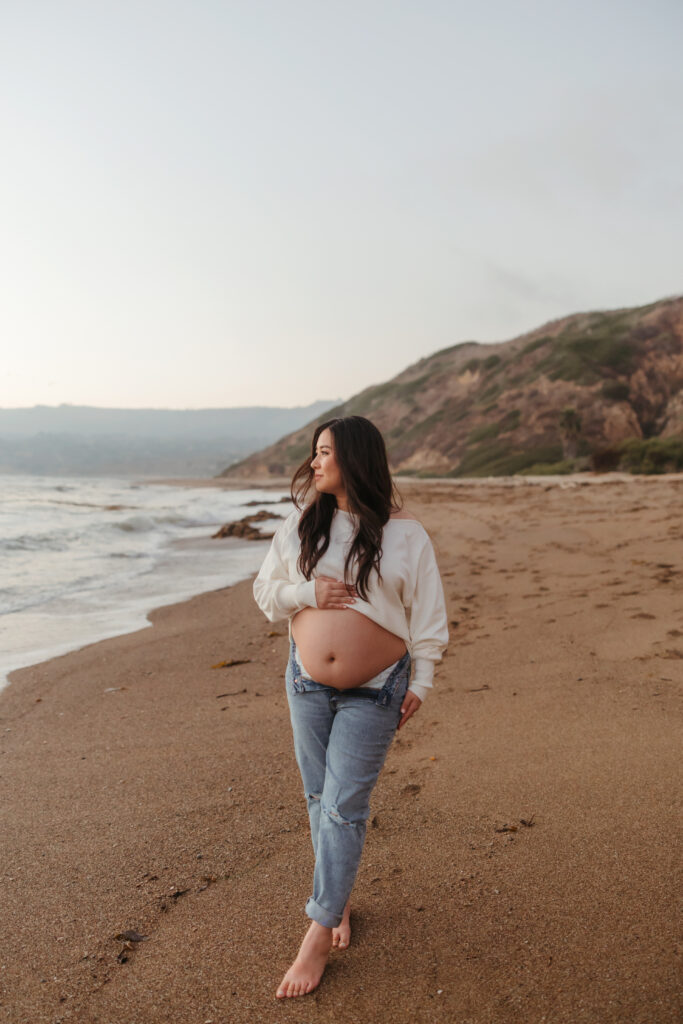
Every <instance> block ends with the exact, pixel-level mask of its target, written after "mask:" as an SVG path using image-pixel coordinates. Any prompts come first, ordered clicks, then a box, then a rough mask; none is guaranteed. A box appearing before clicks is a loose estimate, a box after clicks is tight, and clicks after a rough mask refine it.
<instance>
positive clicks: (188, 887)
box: [0, 477, 683, 1024]
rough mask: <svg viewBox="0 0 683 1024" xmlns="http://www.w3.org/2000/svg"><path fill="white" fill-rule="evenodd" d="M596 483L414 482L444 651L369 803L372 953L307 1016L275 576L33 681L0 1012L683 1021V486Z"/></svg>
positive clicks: (11, 799) (9, 792) (18, 758)
mask: <svg viewBox="0 0 683 1024" xmlns="http://www.w3.org/2000/svg"><path fill="white" fill-rule="evenodd" d="M597 482H600V483H601V484H602V485H601V486H597V485H591V483H590V482H589V481H578V480H563V481H559V482H558V481H550V480H549V481H547V482H536V483H533V484H531V483H525V482H524V481H523V480H521V479H520V480H519V481H516V484H515V486H510V485H509V484H508V483H507V482H505V481H488V482H486V483H485V484H484V483H478V482H474V481H470V482H459V484H458V485H457V486H453V485H450V484H449V483H447V482H445V483H426V482H404V483H403V484H402V485H401V489H402V491H403V494H404V496H405V500H406V507H407V508H409V509H410V510H411V511H413V512H414V513H415V514H416V515H417V516H418V517H419V518H420V519H421V520H422V522H423V523H424V525H425V526H426V528H427V529H428V530H429V532H430V534H431V536H432V539H433V541H434V546H435V549H436V552H437V557H438V560H439V564H440V568H441V571H442V575H443V581H444V588H445V592H446V598H447V602H448V609H449V620H450V622H451V643H450V647H449V650H448V652H447V655H446V657H445V659H444V661H443V663H442V664H441V666H440V667H438V668H437V675H436V680H435V689H434V692H433V693H432V694H431V695H430V696H429V698H428V700H427V701H426V702H425V703H424V705H423V707H422V708H421V709H420V712H419V714H418V715H416V716H415V717H414V718H413V720H412V721H410V722H409V723H408V725H407V726H406V728H405V729H403V730H402V731H401V733H400V734H399V736H398V737H397V739H396V741H395V743H394V745H393V747H392V749H391V751H390V754H389V757H388V760H387V764H386V767H385V769H384V772H383V774H382V776H381V777H380V781H379V783H378V786H377V789H376V791H375V795H374V802H373V807H372V816H371V821H370V827H369V828H368V839H367V844H366V849H365V853H364V859H363V863H362V866H361V871H360V874H359V878H358V881H357V885H356V888H355V890H354V895H353V908H354V909H353V914H352V927H353V937H352V945H351V947H350V948H349V949H348V950H346V951H343V952H335V953H334V954H333V955H332V956H331V957H330V963H329V966H328V968H327V971H326V973H325V975H324V977H323V980H322V983H321V985H320V987H319V989H318V990H316V992H315V993H313V994H312V995H310V996H306V997H304V998H301V999H292V1000H287V1001H284V1002H281V1001H278V1000H276V999H275V989H276V987H277V984H278V983H279V981H280V979H281V977H282V975H283V973H284V971H285V970H286V968H287V967H288V965H289V963H290V961H291V959H292V957H293V955H294V953H295V952H296V949H297V947H298V944H299V941H300V939H301V937H302V935H303V933H304V931H305V928H306V925H307V919H306V917H305V915H304V913H303V906H304V903H305V900H306V898H307V896H308V895H309V892H310V877H311V871H312V864H313V854H312V849H311V846H310V839H309V835H308V823H307V816H306V807H305V802H304V799H303V793H302V790H301V783H300V780H299V776H298V772H297V768H296V764H295V761H294V757H293V752H292V743H291V733H290V726H289V721H288V714H287V704H286V699H285V694H284V684H283V678H282V677H283V672H284V665H285V661H286V658H287V638H286V626H285V625H284V624H281V625H277V626H273V625H272V624H270V623H268V622H267V621H266V620H265V619H264V618H263V616H262V615H261V613H260V612H259V610H258V608H257V607H256V605H255V604H254V602H253V600H252V596H251V582H250V581H245V582H243V583H240V584H238V585H236V586H234V587H230V588H226V589H223V590H218V591H214V592H211V593H208V594H203V595H201V596H199V597H196V598H193V599H192V600H190V601H187V602H185V603H183V604H178V605H173V606H169V607H165V608H161V609H158V610H156V611H155V612H153V613H152V614H151V615H150V619H151V621H152V623H153V627H152V628H151V629H145V630H141V631H139V632H137V633H131V634H128V635H126V636H121V637H117V638H114V639H110V640H105V641H102V642H100V643H97V644H94V645H91V646H89V647H86V648H84V649H82V650H80V651H76V652H74V653H71V654H68V655H65V656H63V657H59V658H55V659H53V660H51V661H49V662H45V663H43V664H40V665H36V666H33V667H31V668H26V669H22V670H20V671H17V672H14V673H13V674H12V676H11V677H10V678H11V684H10V686H8V687H7V688H6V689H5V690H4V691H3V692H2V693H0V737H1V739H2V743H1V745H0V746H1V750H0V793H1V801H0V808H1V810H0V814H1V815H2V831H1V834H2V839H1V841H0V865H1V870H2V888H3V900H2V902H3V914H2V920H3V929H2V931H3V937H4V942H3V951H2V954H1V955H0V1020H3V1021H10V1022H12V1024H19V1022H21V1024H43V1022H45V1024H61V1022H67V1021H68V1022H78V1024H156V1022H162V1021H164V1022H167V1021H171V1022H173V1024H209V1022H211V1024H233V1022H234V1024H260V1022H264V1024H285V1022H287V1021H298V1022H300V1024H317V1022H321V1024H322V1022H333V1021H334V1022H335V1024H381V1022H385V1021H386V1022H389V1021H391V1022H392V1024H404V1022H405V1024H450V1022H454V1024H499V1022H500V1024H503V1022H512V1021H515V1022H522V1024H526V1022H534V1024H565V1022H566V1024H578V1022H591V1024H609V1022H617V1021H619V1022H624V1021H627V1022H629V1024H668V1022H674V1021H678V1020H679V1019H680V1013H681V1003H680V998H679V996H678V994H677V993H678V991H680V968H679V966H678V964H679V954H680V948H679V946H677V939H678V936H679V934H680V920H677V917H676V914H677V909H676V903H677V896H678V894H679V893H680V859H679V857H680V855H679V854H678V848H680V847H679V845H678V844H679V843H680V801H679V796H678V793H679V791H680V774H681V773H680V767H679V765H680V736H681V730H680V718H679V717H678V712H677V709H678V707H679V706H680V697H681V689H682V686H681V684H682V683H683V516H682V515H681V509H682V508H683V479H682V478H681V477H675V478H674V477H671V478H657V477H652V478H635V477H634V478H628V477H623V478H602V479H600V478H598V481H596V483H597ZM217 543H219V542H217ZM230 662H235V663H236V664H232V665H230ZM220 663H227V664H224V665H223V667H216V666H218V665H219V664H220ZM126 933H132V934H129V935H128V937H126ZM143 936H144V938H142V937H143Z"/></svg>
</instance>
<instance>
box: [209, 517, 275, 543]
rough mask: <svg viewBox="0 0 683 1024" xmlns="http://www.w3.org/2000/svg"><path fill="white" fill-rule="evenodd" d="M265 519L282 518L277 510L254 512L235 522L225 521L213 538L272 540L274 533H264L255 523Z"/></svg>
mask: <svg viewBox="0 0 683 1024" xmlns="http://www.w3.org/2000/svg"><path fill="white" fill-rule="evenodd" d="M265 519H282V516H278V515H276V514H275V512H266V511H265V510H261V511H260V512H253V513H251V515H248V516H244V517H243V518H242V519H237V520H236V521H235V522H234V523H225V525H224V526H221V528H220V529H219V530H217V531H216V532H215V533H212V534H211V536H212V538H213V539H215V538H217V537H240V538H241V539H242V540H270V539H271V537H272V536H273V534H272V533H263V531H262V530H260V529H259V528H258V526H254V525H253V524H254V523H262V522H263V521H264V520H265Z"/></svg>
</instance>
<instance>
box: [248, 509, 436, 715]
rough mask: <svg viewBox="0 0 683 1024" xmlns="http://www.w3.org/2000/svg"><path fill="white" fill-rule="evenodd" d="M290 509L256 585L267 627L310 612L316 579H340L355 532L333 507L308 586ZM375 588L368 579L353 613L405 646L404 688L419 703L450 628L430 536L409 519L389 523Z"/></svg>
mask: <svg viewBox="0 0 683 1024" xmlns="http://www.w3.org/2000/svg"><path fill="white" fill-rule="evenodd" d="M300 515H301V513H300V512H299V511H298V510H297V509H295V510H294V511H293V512H292V513H291V514H290V515H289V516H288V517H287V519H286V520H285V521H284V523H282V524H281V525H280V526H279V527H278V529H277V530H276V532H275V535H274V536H273V540H272V542H271V545H270V550H269V552H268V554H267V555H266V557H265V559H264V562H263V565H262V566H261V569H260V571H259V573H258V576H257V577H256V579H255V580H254V597H255V599H256V602H257V604H258V606H259V608H260V609H261V610H262V611H263V612H264V614H265V615H266V616H267V618H268V619H270V621H271V622H278V621H281V620H285V619H287V620H289V623H290V629H291V621H292V618H293V617H294V615H296V613H297V612H298V611H300V610H301V609H302V608H306V607H311V608H316V607H317V604H316V599H315V577H316V576H331V577H333V578H334V579H337V580H343V579H344V561H345V558H346V553H347V551H348V548H349V545H350V543H351V542H352V540H353V537H354V533H355V527H354V519H353V516H352V515H351V514H350V513H349V512H344V511H342V510H341V509H337V510H336V512H335V513H334V517H333V519H332V525H331V528H330V546H329V548H328V549H327V551H326V552H325V554H324V555H323V556H322V558H321V559H320V561H319V562H318V564H317V566H316V567H315V570H314V573H313V578H312V579H310V580H306V579H305V577H304V576H303V575H302V574H301V573H300V572H299V570H298V568H297V564H296V563H297V560H298V557H299V534H298V526H299V517H300ZM380 567H381V571H382V580H381V583H380V582H379V581H378V579H377V573H375V572H373V573H372V574H371V576H370V583H369V587H368V600H367V601H364V600H363V599H362V598H360V597H358V598H356V599H355V600H354V601H353V602H352V603H351V607H352V608H353V609H354V611H357V612H360V613H361V615H367V617H368V618H369V619H372V620H373V621H374V622H377V623H378V624H379V625H380V626H383V627H384V629H387V630H389V632H390V633H394V634H395V635H396V636H400V637H401V639H402V640H404V641H405V644H406V647H407V648H408V651H409V652H410V655H411V658H412V661H413V677H412V680H411V683H410V686H409V689H410V690H412V692H413V693H415V694H417V696H418V697H419V698H420V700H424V698H425V696H426V695H427V691H428V690H429V689H430V688H431V687H432V677H433V675H434V665H435V663H436V662H437V661H440V660H441V656H442V654H443V652H444V650H445V648H446V645H447V644H448V623H447V619H446V603H445V601H444V595H443V587H442V585H441V577H440V576H439V569H438V566H437V564H436V558H435V555H434V549H433V547H432V543H431V541H430V539H429V536H428V534H427V532H426V530H425V529H424V527H423V526H422V524H421V523H418V522H417V521H416V520H414V519H390V520H389V522H388V523H387V524H386V525H385V527H384V531H383V535H382V558H381V563H380Z"/></svg>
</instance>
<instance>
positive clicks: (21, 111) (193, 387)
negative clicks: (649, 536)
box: [0, 0, 683, 410]
mask: <svg viewBox="0 0 683 1024" xmlns="http://www.w3.org/2000/svg"><path fill="white" fill-rule="evenodd" d="M0 28H1V29H2V31H1V32H0V55H1V57H2V60H0V87H1V88H2V94H3V96H5V97H6V99H5V101H4V104H3V105H2V107H1V108H0V127H1V130H2V140H3V152H4V159H3V163H2V166H1V167H0V183H1V184H2V196H3V227H4V231H3V234H2V237H1V238H0V282H1V287H2V301H1V302H0V337H1V338H2V340H3V373H2V376H1V377H0V408H32V407H34V406H35V405H48V406H60V405H76V406H80V405H88V406H93V407H96V408H119V409H175V410H181V409H196V410H199V409H210V408H214V409H225V408H244V407H250V406H252V407H253V406H266V407H272V406H276V407H289V408H292V407H295V406H300V405H303V406H305V405H308V404H310V403H312V402H314V401H317V400H321V399H324V398H325V396H329V395H333V396H334V395H339V396H340V397H341V398H342V399H347V398H349V397H350V396H351V395H352V394H355V393H357V392H358V391H361V390H362V389H364V388H366V387H368V386H370V385H372V384H378V383H382V382H384V381H386V380H388V379H390V378H391V377H393V376H395V375H396V374H397V373H399V372H400V371H401V370H403V369H405V368H406V367H407V366H409V365H410V364H411V363H414V362H416V361H417V360H418V359H420V358H422V357H424V356H427V355H431V354H432V353H434V352H436V351H438V350H440V349H443V348H446V347H449V346H451V345H454V344H458V343H462V342H465V341H478V342H482V343H487V342H494V341H495V342H497V341H506V340H508V339H511V338H513V337H515V336H517V335H519V334H522V333H524V332H526V331H529V330H533V329H534V328H537V327H539V326H540V325H542V324H543V323H545V322H546V321H548V320H552V319H555V318H557V317H563V316H567V315H570V314H572V313H576V312H581V311H588V310H594V309H613V308H618V307H624V306H639V305H644V304H647V303H650V302H653V301H656V300H658V299H662V298H665V297H668V296H673V295H678V294H680V292H681V287H682V285H681V283H682V282H683V273H682V271H683V266H682V265H681V264H682V261H681V256H680V238H681V237H683V208H682V206H681V204H680V180H679V179H680V167H681V166H682V165H683V138H682V137H681V133H680V132H679V131H678V121H679V112H680V105H681V99H682V98H683V62H681V61H680V45H681V40H682V39H683V7H681V5H680V4H677V3H674V2H673V0H655V2H654V3H652V4H650V5H648V6H647V7H645V6H644V5H642V4H640V3H636V2H635V0H625V2H624V3H621V4H618V5H617V4H615V3H614V2H611V0H597V2H593V3H588V2H587V0H578V2H577V3H576V4H574V5H572V6H571V7H562V8H558V7H553V6H552V5H551V6H549V5H544V4H542V3H541V2H540V0H518V2H517V3H515V4H510V3H508V2H504V0H489V2H485V3H483V4H480V5H477V6H476V7H472V6H471V5H469V4H466V3H464V2H462V0H451V2H448V3H446V2H445V0H425V2H424V3H422V4H420V5H419V6H418V5H412V4H409V3H406V2H403V0H391V2H390V0H366V2H364V3H363V4H362V5H361V4H360V3H359V2H358V0H347V2H345V3H343V4H342V3H341V2H338V0H330V2H329V3H326V4H324V5H320V4H317V3H314V2H313V0H292V2H291V3H288V4H286V5H282V4H278V3H276V2H275V0H249V2H244V0H236V2H235V3H232V4H230V5H224V4H222V3H220V2H218V0H204V2H202V3H201V4H198V5H196V4H195V5H192V4H189V3H187V2H186V0H168V2H167V3H165V4H163V5H162V4H160V3H158V0H136V2H133V0H121V2H118V3H113V2H106V0H105V2H104V3H103V4H98V5H92V4H89V3H86V2H85V0H65V2H64V3H62V4H59V5H55V6H53V5H50V4H47V3H45V2H44V0H27V2H26V3H24V4H21V5H12V6H11V7H6V8H5V9H4V10H3V11H1V12H0ZM8 97H11V102H10V101H9V99H7V98H8Z"/></svg>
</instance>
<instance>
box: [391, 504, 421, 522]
mask: <svg viewBox="0 0 683 1024" xmlns="http://www.w3.org/2000/svg"><path fill="white" fill-rule="evenodd" d="M390 518H391V519H407V520H409V521H410V522H412V523H419V522H420V520H419V519H418V518H417V516H414V515H413V513H412V512H408V511H406V509H404V508H402V509H401V510H400V511H399V512H392V513H391V516H390ZM421 525H422V523H420V526H421Z"/></svg>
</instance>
